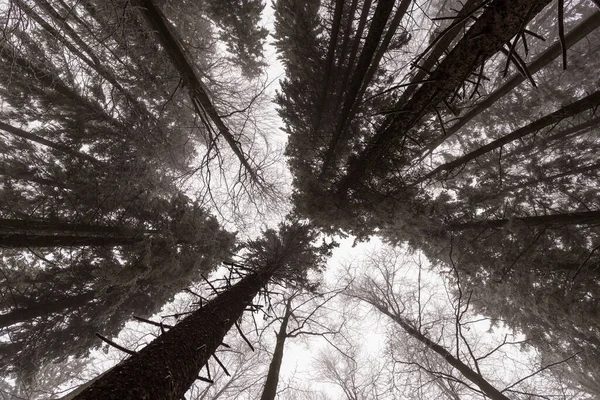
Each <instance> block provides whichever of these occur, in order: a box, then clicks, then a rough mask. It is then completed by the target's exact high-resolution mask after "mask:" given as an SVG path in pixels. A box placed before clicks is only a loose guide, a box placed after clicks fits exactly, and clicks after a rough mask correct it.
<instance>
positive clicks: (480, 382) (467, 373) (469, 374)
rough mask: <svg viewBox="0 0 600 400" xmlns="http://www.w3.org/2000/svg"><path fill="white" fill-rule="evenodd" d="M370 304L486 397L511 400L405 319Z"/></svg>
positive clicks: (381, 307)
mask: <svg viewBox="0 0 600 400" xmlns="http://www.w3.org/2000/svg"><path fill="white" fill-rule="evenodd" d="M370 304H371V305H373V306H374V307H375V308H377V309H378V310H379V311H381V312H382V313H383V314H385V315H387V316H388V317H390V318H391V319H392V320H393V321H394V322H396V323H397V324H398V325H400V327H401V328H402V329H404V331H405V332H406V333H408V334H409V335H410V336H412V337H414V338H415V339H417V340H418V341H419V342H421V343H423V344H424V345H425V346H427V347H428V348H429V349H431V350H433V351H434V352H436V353H437V354H439V355H440V356H442V357H443V358H444V360H446V362H447V363H448V364H450V365H451V366H453V367H454V368H456V369H457V370H458V371H459V372H460V373H461V374H462V375H463V376H464V377H465V378H467V379H468V380H469V381H471V382H473V383H474V384H475V385H477V386H478V387H479V389H481V391H482V392H483V393H485V395H486V396H488V397H489V398H490V399H492V400H510V399H509V398H508V397H506V396H505V395H504V394H502V392H501V391H499V390H498V389H496V388H495V387H494V386H493V385H492V384H490V383H489V382H488V381H487V380H486V379H485V378H484V377H483V376H481V375H480V374H479V373H477V372H476V371H474V370H473V369H472V368H471V367H469V366H468V365H467V364H465V363H464V362H462V361H461V360H459V359H458V358H456V357H454V356H453V355H452V354H451V353H450V352H449V351H448V350H446V349H445V348H444V347H442V346H440V345H439V344H437V343H435V342H433V341H431V340H430V339H429V338H428V337H427V336H425V335H423V334H422V333H421V332H420V331H419V330H417V329H415V328H413V327H412V325H410V324H409V323H408V322H407V321H405V320H404V319H403V318H401V317H399V316H397V315H395V314H393V313H391V312H390V311H388V309H387V308H385V307H383V306H381V305H378V304H376V303H371V302H370Z"/></svg>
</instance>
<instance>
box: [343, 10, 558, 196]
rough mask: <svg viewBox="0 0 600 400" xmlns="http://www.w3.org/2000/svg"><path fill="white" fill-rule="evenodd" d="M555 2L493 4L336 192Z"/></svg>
mask: <svg viewBox="0 0 600 400" xmlns="http://www.w3.org/2000/svg"><path fill="white" fill-rule="evenodd" d="M549 2H550V0H541V1H537V2H534V3H532V2H531V1H530V0H496V1H493V2H492V3H490V4H489V6H488V7H487V8H486V10H485V11H484V12H483V14H482V15H481V17H480V18H479V19H478V20H477V22H475V23H474V24H473V26H472V27H471V29H469V31H468V32H467V33H466V35H465V37H464V38H463V39H461V40H460V41H459V42H458V44H457V45H456V46H455V47H454V48H453V49H452V50H451V51H450V53H449V54H448V56H447V57H446V58H445V59H444V60H443V61H442V62H441V64H440V66H439V67H438V68H437V69H436V70H435V71H434V72H433V73H432V74H431V75H430V79H431V82H430V83H428V84H424V85H423V86H421V87H420V88H419V90H417V92H416V93H415V94H414V95H413V97H412V99H411V101H410V102H409V103H408V104H406V105H400V106H402V107H403V109H402V110H399V111H401V112H400V115H399V116H398V117H396V118H395V119H394V121H393V122H392V123H391V124H390V125H389V126H386V127H385V128H384V129H382V130H380V131H378V132H377V133H375V135H374V136H373V137H372V138H371V140H369V142H368V144H367V146H366V147H365V149H364V150H363V151H362V152H361V153H360V154H358V155H357V156H356V157H354V158H352V159H351V160H349V161H348V165H347V166H346V168H345V170H346V171H348V172H347V173H346V175H345V176H344V177H343V178H342V179H341V180H340V182H339V183H338V185H337V192H338V195H339V196H340V197H341V198H345V197H346V195H347V192H348V190H349V189H350V188H351V187H353V186H354V185H357V184H360V181H361V180H362V178H363V177H364V175H365V173H367V172H368V171H369V170H370V169H371V168H373V167H374V166H376V165H378V164H379V163H380V158H381V157H382V155H383V154H384V153H385V152H387V151H389V150H390V148H394V147H395V146H396V145H397V143H398V142H399V141H400V140H401V138H402V137H403V136H404V135H406V133H407V132H408V131H409V130H410V129H411V128H413V127H414V126H415V125H416V124H417V123H418V122H419V121H420V120H421V118H422V117H423V116H424V115H426V114H427V113H429V112H432V111H433V110H434V107H435V106H436V105H437V104H438V103H441V102H442V101H443V100H445V99H447V98H448V97H449V96H451V95H452V93H453V92H454V91H455V90H456V89H457V88H458V87H459V85H461V84H462V82H464V80H465V79H466V78H467V77H468V76H469V75H470V74H471V73H472V71H474V70H475V68H476V67H477V66H479V65H481V63H482V62H484V61H485V60H487V59H488V58H489V57H491V56H492V55H494V54H496V53H497V52H498V51H500V49H501V48H502V46H503V45H504V44H505V43H506V42H508V41H509V40H510V39H511V38H512V37H513V36H514V35H515V34H517V33H518V32H520V31H521V29H522V28H523V27H525V26H526V24H527V22H528V21H530V20H531V19H532V18H533V17H534V16H535V15H536V14H537V13H538V12H540V11H541V10H542V9H543V8H544V7H545V6H546V5H547V4H548V3H549Z"/></svg>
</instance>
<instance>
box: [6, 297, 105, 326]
mask: <svg viewBox="0 0 600 400" xmlns="http://www.w3.org/2000/svg"><path fill="white" fill-rule="evenodd" d="M95 296H96V295H95V294H94V292H86V293H81V294H78V295H74V296H70V297H67V298H64V299H60V300H56V301H53V302H49V303H42V304H36V305H33V306H31V307H27V308H17V309H16V310H14V311H11V312H9V313H6V314H2V315H0V329H1V328H6V327H8V326H11V325H14V324H16V323H19V322H24V321H28V320H30V319H34V318H37V317H43V316H46V315H50V314H54V313H57V312H60V311H63V310H65V309H73V308H79V307H81V306H83V305H84V304H86V303H87V302H89V301H91V300H93V299H94V297H95Z"/></svg>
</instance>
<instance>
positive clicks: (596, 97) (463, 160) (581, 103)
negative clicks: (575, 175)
mask: <svg viewBox="0 0 600 400" xmlns="http://www.w3.org/2000/svg"><path fill="white" fill-rule="evenodd" d="M598 105H600V92H596V93H593V94H591V95H589V96H586V97H584V98H583V99H581V100H578V101H576V102H575V103H573V104H570V105H568V106H566V107H563V108H561V109H560V110H557V111H555V112H553V113H552V114H548V115H546V116H545V117H542V118H540V119H538V120H537V121H535V122H532V123H530V124H529V125H526V126H524V127H522V128H520V129H517V130H516V131H514V132H511V133H509V134H508V135H505V136H502V137H501V138H499V139H496V140H494V141H492V142H491V143H488V144H486V145H485V146H482V147H480V148H479V149H477V150H475V151H472V152H470V153H468V154H465V155H464V156H462V157H459V158H457V159H456V160H454V161H451V162H449V163H446V164H443V165H440V166H438V167H437V168H435V169H434V170H433V171H431V172H429V173H428V174H426V175H425V176H423V177H422V178H420V179H418V180H417V181H416V182H414V183H413V185H418V184H420V183H423V182H426V181H427V180H429V179H431V178H432V177H433V176H435V175H437V174H438V173H440V172H442V171H449V170H451V169H454V168H459V167H463V166H464V165H465V164H467V163H468V162H469V161H471V160H474V159H476V158H477V157H480V156H482V155H484V154H486V153H489V152H490V151H493V150H496V149H499V148H501V147H502V146H504V145H505V144H507V143H510V142H512V141H515V140H517V139H520V138H523V137H525V136H527V135H531V134H533V133H536V132H538V131H539V130H540V129H543V128H545V127H547V126H550V125H552V124H556V123H558V122H560V121H562V120H563V119H565V118H570V117H573V116H575V115H577V114H579V113H582V112H584V111H586V110H590V109H594V108H596V107H598Z"/></svg>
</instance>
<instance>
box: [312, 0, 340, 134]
mask: <svg viewBox="0 0 600 400" xmlns="http://www.w3.org/2000/svg"><path fill="white" fill-rule="evenodd" d="M343 10H344V0H336V1H335V10H334V12H333V24H332V25H331V35H330V38H329V46H328V48H327V57H326V58H325V74H324V76H323V91H322V92H321V96H320V98H319V104H318V105H317V110H318V111H319V112H318V113H317V121H316V122H315V128H314V131H315V133H317V132H319V129H320V127H321V121H322V119H323V113H325V112H326V110H325V109H324V106H325V103H326V101H327V95H328V94H329V88H330V87H331V74H332V71H333V67H334V61H335V49H336V47H337V42H338V36H339V32H340V24H341V21H342V11H343Z"/></svg>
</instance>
